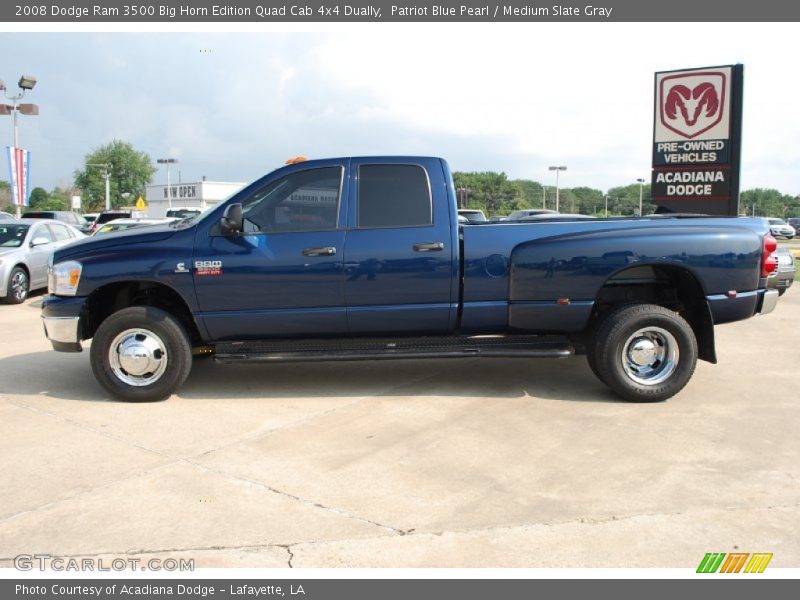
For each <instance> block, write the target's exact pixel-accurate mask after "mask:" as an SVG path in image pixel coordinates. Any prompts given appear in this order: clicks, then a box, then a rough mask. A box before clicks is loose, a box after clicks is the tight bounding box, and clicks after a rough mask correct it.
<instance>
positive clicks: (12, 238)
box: [0, 224, 30, 248]
mask: <svg viewBox="0 0 800 600" xmlns="http://www.w3.org/2000/svg"><path fill="white" fill-rule="evenodd" d="M28 229H30V225H5V224H0V248H19V247H20V246H22V242H24V241H25V236H26V235H27V234H28Z"/></svg>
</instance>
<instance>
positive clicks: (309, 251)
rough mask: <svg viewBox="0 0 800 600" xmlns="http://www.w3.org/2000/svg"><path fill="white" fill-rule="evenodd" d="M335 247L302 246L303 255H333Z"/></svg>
mask: <svg viewBox="0 0 800 600" xmlns="http://www.w3.org/2000/svg"><path fill="white" fill-rule="evenodd" d="M334 254H336V248H334V247H333V246H319V247H317V248H303V256H333V255H334Z"/></svg>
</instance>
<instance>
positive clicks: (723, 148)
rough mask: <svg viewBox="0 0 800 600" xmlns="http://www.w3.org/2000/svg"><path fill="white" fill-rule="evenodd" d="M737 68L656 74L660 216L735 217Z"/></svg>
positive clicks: (739, 124)
mask: <svg viewBox="0 0 800 600" xmlns="http://www.w3.org/2000/svg"><path fill="white" fill-rule="evenodd" d="M742 75H743V66H742V65H732V66H724V67H706V68H702V69H686V70H683V71H668V72H661V73H656V76H655V118H654V126H653V177H652V189H653V204H656V205H658V207H659V212H681V213H697V214H708V215H731V216H736V215H737V214H738V212H739V162H740V160H739V159H740V156H741V136H742V131H741V130H742Z"/></svg>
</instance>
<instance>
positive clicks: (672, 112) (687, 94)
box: [661, 72, 726, 139]
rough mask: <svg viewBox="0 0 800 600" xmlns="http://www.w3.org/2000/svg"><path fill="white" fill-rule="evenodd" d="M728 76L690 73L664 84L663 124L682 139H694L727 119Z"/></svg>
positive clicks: (662, 96) (665, 80)
mask: <svg viewBox="0 0 800 600" xmlns="http://www.w3.org/2000/svg"><path fill="white" fill-rule="evenodd" d="M725 83H726V77H725V74H724V73H719V72H717V73H713V72H711V73H686V74H683V75H674V76H671V77H665V78H664V79H662V81H661V122H662V123H663V125H664V126H665V127H667V128H668V129H670V130H672V131H674V132H675V133H677V134H679V135H680V136H681V137H684V138H688V139H692V138H695V137H697V136H698V135H700V134H701V133H704V132H706V131H708V130H709V129H711V128H712V127H714V126H715V125H717V124H718V123H719V122H720V121H721V120H722V117H723V114H722V113H723V108H724V106H725V92H726V89H725V88H726V86H725Z"/></svg>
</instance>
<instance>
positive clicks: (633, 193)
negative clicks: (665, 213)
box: [608, 183, 655, 215]
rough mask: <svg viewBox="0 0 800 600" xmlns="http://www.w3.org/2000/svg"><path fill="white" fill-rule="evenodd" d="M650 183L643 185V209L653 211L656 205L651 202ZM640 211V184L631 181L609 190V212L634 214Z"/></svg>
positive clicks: (611, 213) (645, 212) (645, 211)
mask: <svg viewBox="0 0 800 600" xmlns="http://www.w3.org/2000/svg"><path fill="white" fill-rule="evenodd" d="M651 198H652V192H651V190H650V185H649V184H648V185H645V186H643V187H642V211H643V212H644V214H648V213H651V212H653V211H654V210H655V207H654V206H653V205H652V203H651ZM638 211H639V184H638V183H631V184H629V185H623V186H619V187H613V188H611V189H609V190H608V214H609V215H632V214H635V213H636V212H638Z"/></svg>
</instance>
